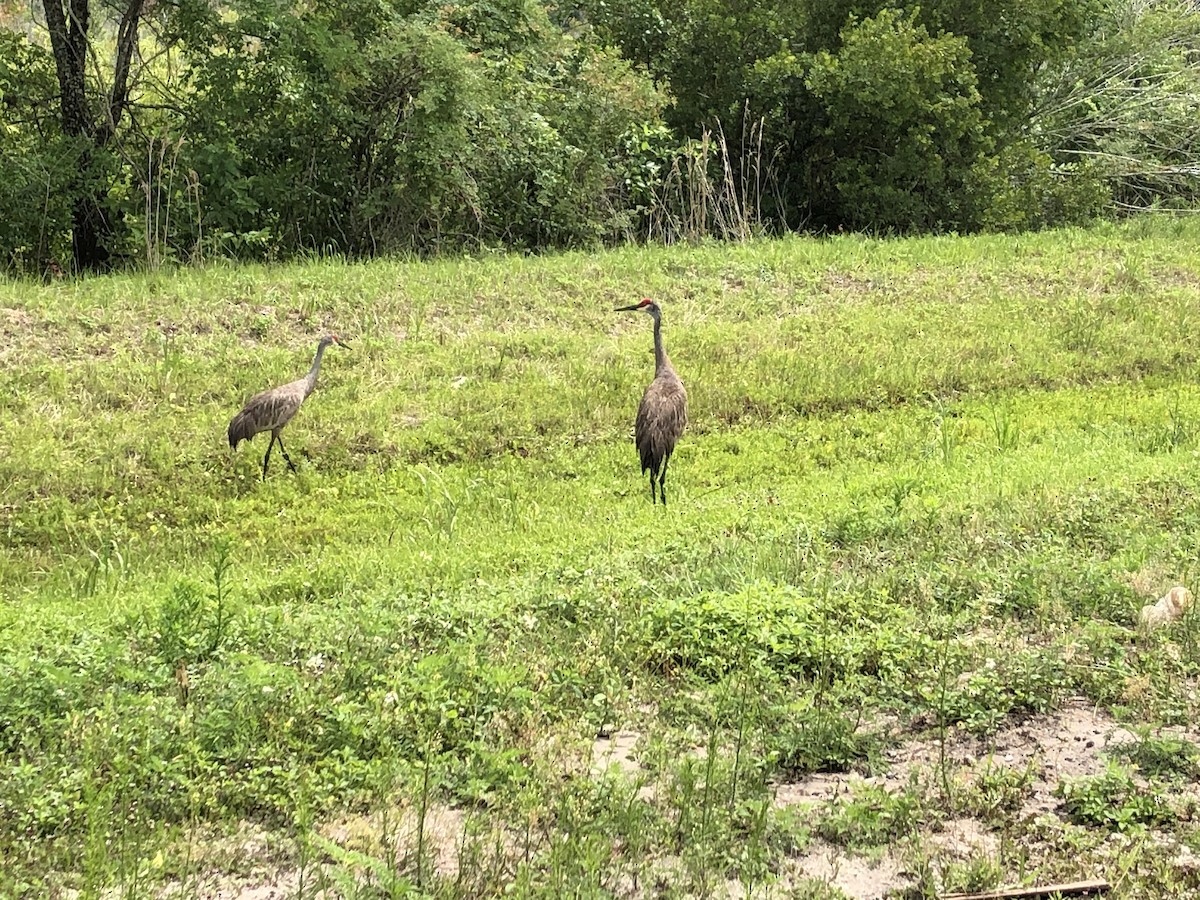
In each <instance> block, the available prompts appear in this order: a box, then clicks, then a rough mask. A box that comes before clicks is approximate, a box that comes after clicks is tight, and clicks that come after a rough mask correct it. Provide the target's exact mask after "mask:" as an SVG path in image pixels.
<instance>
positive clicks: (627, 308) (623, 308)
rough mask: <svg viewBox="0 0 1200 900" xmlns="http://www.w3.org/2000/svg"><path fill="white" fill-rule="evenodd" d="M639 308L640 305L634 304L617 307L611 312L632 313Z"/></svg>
mask: <svg viewBox="0 0 1200 900" xmlns="http://www.w3.org/2000/svg"><path fill="white" fill-rule="evenodd" d="M641 308H642V305H641V304H640V303H634V304H633V305H632V306H618V307H617V308H616V309H614V310H613V312H632V311H634V310H638V309H641Z"/></svg>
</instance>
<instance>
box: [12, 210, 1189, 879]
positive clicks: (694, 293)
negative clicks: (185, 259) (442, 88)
mask: <svg viewBox="0 0 1200 900" xmlns="http://www.w3.org/2000/svg"><path fill="white" fill-rule="evenodd" d="M642 296H651V297H654V298H656V299H658V300H659V301H660V302H661V303H662V305H663V309H664V320H665V322H664V335H665V339H666V344H667V349H668V352H669V353H670V354H671V357H672V360H673V362H674V363H675V366H676V368H677V369H678V371H679V373H680V375H681V377H682V378H683V380H684V383H685V384H686V385H687V389H688V394H689V403H690V418H691V424H690V426H689V430H688V432H687V434H686V435H685V437H684V439H683V441H682V442H681V444H680V446H679V448H678V450H677V452H676V455H675V457H674V459H673V461H672V464H671V472H670V476H669V478H668V487H669V489H670V500H671V505H670V506H669V507H668V508H667V509H666V510H664V509H663V508H662V507H661V506H652V505H651V503H650V499H649V492H648V489H647V486H646V482H645V481H644V480H642V479H641V478H639V475H638V471H637V462H636V454H635V452H634V449H633V447H632V443H631V440H630V432H631V427H632V422H633V417H634V412H635V410H636V406H637V402H638V398H639V397H640V394H641V390H642V388H643V387H644V385H645V384H646V383H647V382H648V381H649V379H650V377H651V376H652V370H653V359H652V355H651V353H650V349H651V335H650V322H649V320H648V318H647V317H645V316H637V315H633V314H630V313H614V312H613V311H612V310H613V307H614V306H616V305H619V304H626V303H630V302H634V301H636V300H637V299H638V298H640V297H642ZM0 325H3V326H4V333H5V335H6V339H5V340H4V341H3V342H0V533H2V535H3V541H2V542H0V598H2V602H0V686H2V687H0V858H2V859H3V861H4V862H3V865H2V866H0V896H6V897H7V896H13V897H17V896H30V897H64V898H65V897H77V896H78V897H110V896H111V897H118V896H119V897H131V898H141V897H159V896H171V897H218V896H220V897H239V896H240V897H244V898H255V900H265V898H267V897H270V896H303V897H319V896H323V897H359V898H377V897H395V896H409V895H419V896H424V895H429V896H437V897H464V898H465V897H479V896H493V895H501V894H505V895H514V896H522V897H565V896H573V897H585V896H586V897H608V896H620V897H633V896H663V897H700V896H747V895H749V896H755V897H768V896H772V897H773V896H791V897H840V896H843V895H845V896H852V897H871V896H881V895H883V894H885V893H887V892H891V893H890V895H891V896H912V897H932V896H937V895H938V893H939V892H942V891H947V890H978V889H983V888H988V887H992V886H997V885H1013V884H1034V883H1044V882H1053V881H1072V880H1083V879H1087V878H1107V879H1108V880H1109V881H1110V882H1112V883H1113V884H1114V886H1115V888H1114V890H1113V892H1112V894H1111V895H1110V896H1114V897H1119V898H1127V897H1165V896H1188V895H1190V896H1200V825H1198V823H1197V816H1198V814H1197V808H1198V803H1200V789H1198V788H1197V776H1198V775H1200V749H1198V742H1200V730H1196V729H1193V728H1192V726H1191V723H1192V720H1193V718H1194V717H1195V714H1196V711H1197V703H1198V699H1197V693H1196V691H1197V675H1198V673H1200V626H1197V624H1196V623H1194V622H1193V621H1192V620H1191V617H1185V618H1184V619H1183V620H1182V621H1180V622H1177V623H1175V624H1174V625H1172V626H1170V627H1168V628H1164V629H1161V630H1157V631H1154V632H1152V633H1145V632H1144V631H1139V629H1138V627H1137V619H1138V612H1139V609H1140V608H1141V606H1142V605H1143V604H1146V603H1150V602H1153V601H1154V600H1155V599H1156V598H1157V597H1158V596H1159V595H1161V594H1162V593H1164V592H1165V591H1166V590H1167V589H1169V588H1170V587H1171V586H1172V585H1175V584H1185V585H1189V586H1192V587H1195V585H1196V584H1197V583H1200V558H1198V556H1197V546H1198V543H1200V502H1198V500H1197V496H1198V494H1200V458H1198V457H1200V386H1197V384H1196V383H1195V375H1196V370H1197V362H1198V359H1200V347H1198V345H1197V342H1196V333H1197V330H1198V327H1200V223H1197V224H1191V223H1186V222H1170V221H1158V222H1150V221H1135V222H1132V223H1129V224H1126V225H1124V226H1120V227H1116V226H1106V227H1101V228H1098V229H1096V230H1092V231H1063V232H1055V233H1049V234H1042V235H1034V236H1021V237H1011V236H1004V237H977V238H933V239H920V240H896V241H881V240H867V239H862V238H856V237H839V238H835V239H828V240H812V239H793V240H782V241H774V242H769V243H768V242H763V243H758V244H752V245H749V246H742V247H701V248H695V249H681V248H675V249H630V250H623V251H617V252H611V253H605V254H599V255H590V256H589V255H565V256H559V257H553V258H547V259H517V258H498V259H487V260H461V261H443V262H426V263H401V262H379V263H372V264H369V265H348V264H340V263H327V262H312V263H309V264H303V265H293V266H287V267H279V268H246V267H227V268H226V267H213V268H208V269H204V270H199V271H195V270H184V271H180V272H172V273H157V274H142V275H130V276H119V277H110V278H104V279H96V280H91V281H86V282H81V283H72V282H60V283H56V284H53V285H49V286H40V285H31V284H16V283H7V284H0ZM326 330H335V331H337V332H338V333H339V334H340V335H342V336H343V337H345V338H347V339H348V340H350V341H351V342H352V348H351V349H349V350H342V349H339V348H336V347H335V348H332V349H331V350H330V351H329V352H328V353H327V354H326V357H325V366H324V370H323V372H322V380H321V386H320V387H319V388H318V390H317V392H316V393H315V394H314V395H313V396H312V397H310V398H309V400H308V401H307V402H306V404H305V406H304V408H303V409H302V410H301V412H300V413H299V415H298V416H297V417H296V419H295V420H294V421H293V423H292V424H291V425H290V426H289V427H288V429H287V430H286V431H285V433H284V435H285V439H286V441H287V446H288V450H289V453H290V454H291V456H292V458H293V459H294V460H295V461H296V463H297V465H298V468H299V472H298V473H296V474H292V473H290V472H288V471H287V469H286V466H285V465H284V463H283V459H282V457H281V456H280V455H279V454H278V451H276V453H275V454H274V458H273V460H272V471H271V474H270V475H269V476H268V478H267V480H266V481H265V483H264V482H262V481H260V479H259V470H260V465H261V459H262V453H263V451H264V450H265V447H266V439H265V438H264V437H262V436H260V437H259V438H257V439H256V440H255V441H254V442H253V443H251V444H249V445H243V446H242V447H241V448H240V450H239V452H238V453H237V454H234V455H231V454H230V452H229V449H228V446H227V444H226V442H225V427H226V425H227V423H228V421H229V418H230V417H231V416H232V415H233V413H234V412H236V411H237V410H238V408H240V405H241V404H242V402H243V401H244V400H245V399H246V398H247V397H248V396H249V395H250V394H252V393H254V392H255V391H258V390H261V389H263V388H265V387H269V386H272V385H274V384H278V383H282V382H283V381H285V380H290V379H292V378H295V377H298V376H299V375H301V374H303V372H304V371H305V370H306V369H307V367H308V364H309V362H310V359H311V354H312V351H313V349H314V345H315V341H316V338H317V337H318V336H319V335H320V334H322V333H323V332H324V331H326ZM268 886H273V887H274V888H275V890H276V891H277V893H276V894H274V895H273V894H271V893H270V891H268V890H267V887H268Z"/></svg>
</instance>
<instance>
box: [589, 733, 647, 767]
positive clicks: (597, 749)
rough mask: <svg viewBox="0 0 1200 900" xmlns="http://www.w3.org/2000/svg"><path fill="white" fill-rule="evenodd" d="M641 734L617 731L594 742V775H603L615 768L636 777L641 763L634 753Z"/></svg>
mask: <svg viewBox="0 0 1200 900" xmlns="http://www.w3.org/2000/svg"><path fill="white" fill-rule="evenodd" d="M641 737H642V736H641V734H639V733H638V732H636V731H616V732H613V733H612V734H610V735H606V736H602V737H598V738H596V740H595V741H593V742H592V774H593V775H597V776H598V775H603V774H604V773H605V772H607V771H608V770H609V769H610V768H612V767H613V766H616V767H617V769H618V771H620V772H621V773H622V774H624V775H636V774H637V773H638V772H639V771H641V768H642V766H641V763H639V762H638V760H637V756H636V755H635V753H634V750H635V748H636V747H637V742H638V741H639V740H640V739H641Z"/></svg>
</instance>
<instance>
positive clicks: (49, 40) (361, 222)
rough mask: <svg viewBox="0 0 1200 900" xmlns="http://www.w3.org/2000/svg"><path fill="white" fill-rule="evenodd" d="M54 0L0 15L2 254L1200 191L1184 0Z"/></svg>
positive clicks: (129, 252)
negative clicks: (553, 0)
mask: <svg viewBox="0 0 1200 900" xmlns="http://www.w3.org/2000/svg"><path fill="white" fill-rule="evenodd" d="M18 10H23V7H18ZM40 12H43V13H44V19H42V20H41V22H40V24H35V23H33V22H32V21H31V20H29V19H28V18H27V16H26V15H25V14H24V13H23V12H21V13H20V14H18V12H16V11H14V10H13V9H11V8H10V9H9V10H8V12H7V13H6V14H3V16H2V18H0V22H2V23H4V27H0V208H2V209H4V211H5V215H4V216H3V217H2V219H0V266H2V267H4V268H7V269H9V270H17V271H28V272H33V273H37V274H41V273H43V272H45V271H46V270H47V269H53V268H54V267H55V266H60V267H62V268H64V269H66V268H70V267H71V265H72V254H73V255H74V256H73V262H74V264H77V265H78V266H79V267H80V268H85V269H88V268H104V267H106V266H110V265H114V264H123V263H125V264H149V265H156V264H158V263H160V262H162V261H163V260H165V259H178V260H194V259H197V258H209V257H212V256H214V255H234V256H239V257H243V258H258V259H267V258H277V257H280V256H289V255H294V254H297V253H303V252H315V253H319V254H326V253H336V254H341V255H348V256H353V257H363V256H374V255H377V254H380V253H384V252H389V251H398V250H399V251H405V250H413V251H418V252H430V251H434V250H438V249H443V248H449V249H454V248H468V249H473V250H474V249H480V248H493V247H509V248H522V249H531V250H536V249H542V248H553V247H575V246H591V245H596V244H598V243H601V242H607V243H616V242H621V241H625V240H630V239H645V238H654V239H666V240H674V239H678V238H694V237H703V236H709V235H715V236H718V237H735V238H738V237H744V236H746V235H747V234H749V233H752V232H754V231H757V230H762V229H769V228H774V229H778V230H784V229H795V228H801V227H807V228H815V229H822V230H824V229H829V230H836V229H842V228H846V229H867V230H876V231H878V230H898V231H908V230H933V231H948V230H959V231H975V230H1016V229H1023V228H1030V227H1041V226H1045V225H1053V224H1057V223H1068V222H1075V221H1081V220H1084V219H1087V218H1089V217H1091V216H1094V215H1096V214H1102V213H1112V212H1115V211H1119V210H1124V209H1128V208H1144V207H1147V206H1156V205H1157V206H1162V205H1177V204H1189V203H1190V202H1191V201H1192V200H1193V199H1194V196H1195V193H1196V187H1197V172H1198V169H1197V165H1198V162H1200V160H1198V154H1197V148H1198V147H1200V139H1198V136H1200V114H1198V111H1200V66H1198V65H1197V64H1196V62H1197V52H1198V50H1200V12H1197V10H1196V9H1195V6H1194V4H1191V3H1189V2H1187V0H1154V2H1149V3H1147V2H1142V0H1083V2H1068V0H999V2H989V3H980V2H976V0H926V2H921V3H917V2H910V0H895V2H892V3H886V4H885V3H880V2H877V0H838V2H802V3H795V2H784V0H745V2H736V3H730V2H726V0H580V2H578V3H572V4H563V5H552V4H548V3H546V2H543V0H464V2H455V3H443V2H420V0H336V2H318V3H304V2H299V3H298V2H294V0H227V2H223V3H221V4H213V3H210V2H207V0H180V2H174V3H151V2H146V0H44V2H43V3H42V5H41V10H40Z"/></svg>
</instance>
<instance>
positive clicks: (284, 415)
mask: <svg viewBox="0 0 1200 900" xmlns="http://www.w3.org/2000/svg"><path fill="white" fill-rule="evenodd" d="M330 344H337V345H338V346H339V347H346V346H349V345H348V344H347V343H346V342H345V341H343V340H342V339H341V338H339V337H338V336H337V335H336V334H327V335H325V337H323V338H321V340H320V341H319V342H318V343H317V355H316V357H314V358H313V362H312V368H310V369H309V370H308V374H307V375H305V376H304V377H303V378H300V379H298V380H296V381H292V382H289V383H288V384H284V385H280V386H279V387H277V388H271V390H269V391H263V392H262V393H261V394H255V395H254V396H253V397H251V398H250V400H249V401H248V402H247V403H246V405H245V407H243V409H242V411H241V412H240V413H238V414H237V415H236V416H234V417H233V421H232V422H230V423H229V448H230V449H231V450H236V449H237V445H238V442H239V441H248V440H250V439H251V438H252V437H254V436H255V435H256V434H258V433H259V432H260V431H269V432H271V443H269V444H267V454H266V456H264V457H263V470H262V477H263V481H266V480H267V463H268V462H269V461H270V459H271V449H272V448H273V447H274V446H275V442H276V441H279V452H280V453H282V454H283V458H284V459H286V460H287V464H288V468H290V469H291V470H292V471H293V472H295V471H296V466H295V465H294V464H293V463H292V459H291V457H290V456H288V455H287V450H285V449H283V438H282V437H281V436H280V434H279V433H280V432H281V431H283V426H284V425H286V424H287V423H288V422H290V421H291V420H292V416H294V415H295V414H296V412H297V411H298V410H299V409H300V404H301V403H303V402H304V398H306V397H307V396H308V395H309V394H311V393H312V392H313V388H315V387H316V386H317V373H319V372H320V371H321V357H322V356H323V355H324V354H325V348H326V347H328V346H329V345H330Z"/></svg>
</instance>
